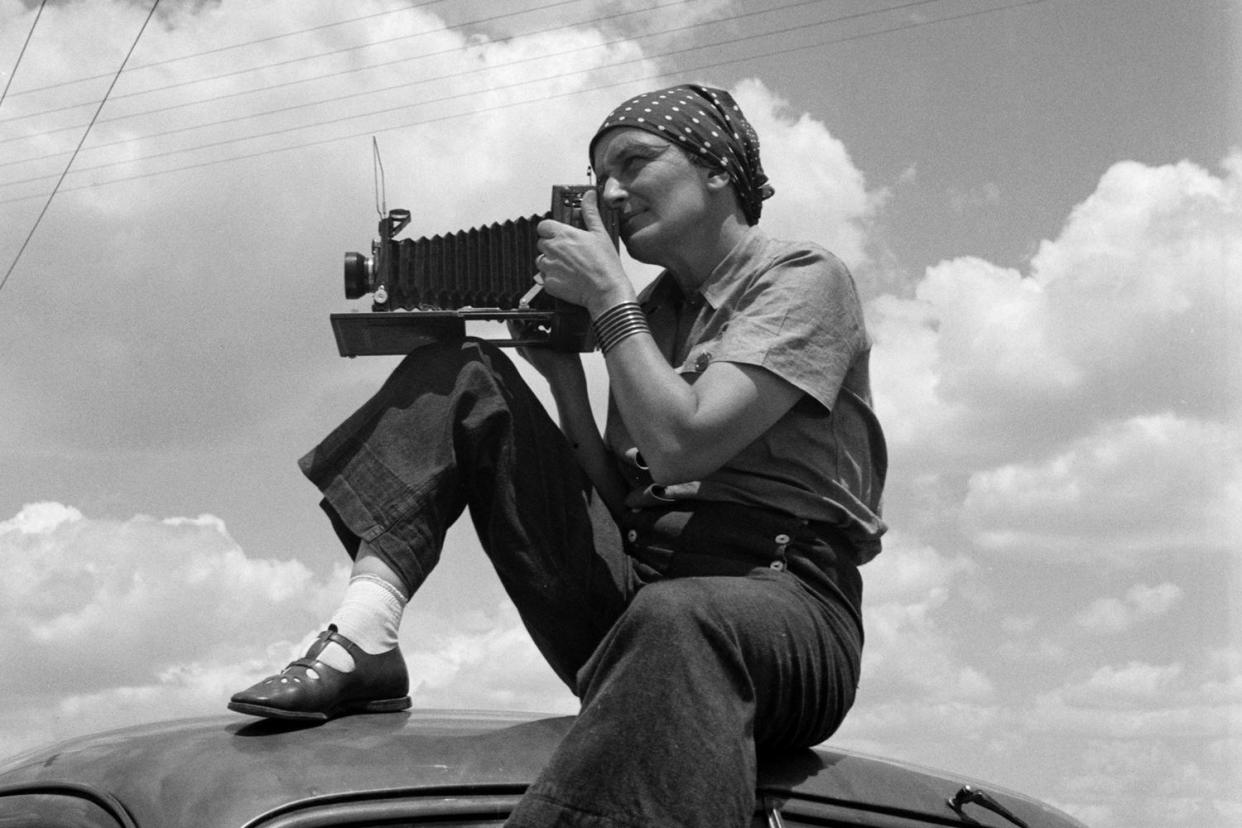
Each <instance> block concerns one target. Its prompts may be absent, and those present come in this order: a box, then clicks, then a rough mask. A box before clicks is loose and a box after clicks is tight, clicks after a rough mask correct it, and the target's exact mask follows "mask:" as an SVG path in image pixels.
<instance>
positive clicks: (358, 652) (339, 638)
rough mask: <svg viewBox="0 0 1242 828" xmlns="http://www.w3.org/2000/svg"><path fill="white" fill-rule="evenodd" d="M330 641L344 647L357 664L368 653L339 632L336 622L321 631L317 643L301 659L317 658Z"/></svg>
mask: <svg viewBox="0 0 1242 828" xmlns="http://www.w3.org/2000/svg"><path fill="white" fill-rule="evenodd" d="M329 643H332V644H338V645H340V646H342V647H344V648H345V652H347V653H349V655H350V657H351V658H352V659H353V660H354V663H355V664H357V663H358V662H359V661H360V660H361V659H362V658H363V657H364V656H365V655H366V653H365V652H364V651H363V650H362V648H361V647H359V646H358V645H357V644H355V643H354V642H352V641H350V640H349V639H348V638H346V637H345V636H343V635H341V634H340V633H339V632H337V629H336V625H335V624H329V625H328V628H327V629H326V630H324V631H323V632H321V633H320V634H319V637H318V638H316V639H315V643H314V644H312V645H311V648H310V650H308V651H307V653H306V656H305V659H299V660H306V659H317V658H318V656H319V654H320V653H322V652H323V648H324V647H326V646H328V644H329Z"/></svg>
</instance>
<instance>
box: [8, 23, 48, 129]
mask: <svg viewBox="0 0 1242 828" xmlns="http://www.w3.org/2000/svg"><path fill="white" fill-rule="evenodd" d="M46 5H47V0H43V2H41V3H39V10H38V11H36V12H35V18H34V21H33V22H32V23H31V24H30V31H28V32H26V40H25V41H24V42H23V43H22V48H21V51H19V52H18V53H17V60H16V61H15V62H14V63H13V71H12V72H10V73H9V79H8V80H7V81H5V82H4V92H0V106H4V99H5V98H7V97H8V96H9V87H10V86H12V85H13V78H15V77H17V67H19V66H21V65H22V57H23V56H25V54H26V47H27V46H29V45H30V38H31V37H33V36H34V31H35V26H38V25H39V18H40V17H42V16H43V7H44V6H46Z"/></svg>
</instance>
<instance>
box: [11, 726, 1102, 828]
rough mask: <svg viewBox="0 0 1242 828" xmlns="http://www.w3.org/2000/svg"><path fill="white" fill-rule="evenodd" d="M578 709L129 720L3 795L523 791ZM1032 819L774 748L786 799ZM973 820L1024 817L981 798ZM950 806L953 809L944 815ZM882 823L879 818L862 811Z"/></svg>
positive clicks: (246, 808)
mask: <svg viewBox="0 0 1242 828" xmlns="http://www.w3.org/2000/svg"><path fill="white" fill-rule="evenodd" d="M572 721H573V719H572V717H564V716H562V717H546V716H540V715H536V714H515V713H489V712H478V711H470V712H465V711H444V710H438V711H436V710H415V711H407V712H405V713H400V714H392V713H389V714H382V715H364V716H347V717H343V718H340V719H335V720H333V721H330V722H327V723H325V724H322V725H319V726H304V725H295V724H290V723H288V722H280V721H275V720H265V719H248V718H242V717H238V716H217V717H210V718H201V719H183V720H177V721H171V722H162V723H157V724H151V725H142V726H138V727H131V728H126V729H123V730H116V731H111V732H108V733H102V734H98V735H94V736H88V737H82V738H78V739H73V740H69V741H66V742H62V743H60V744H58V745H54V746H52V747H49V748H45V749H41V750H38V751H33V752H29V753H26V754H23V755H21V756H18V757H14V758H13V759H11V760H7V761H5V762H2V763H0V795H3V794H4V792H5V791H6V790H9V791H12V790H14V789H18V788H21V787H22V786H26V788H27V789H32V787H31V786H44V788H45V789H48V786H52V787H55V786H57V785H61V786H71V787H72V788H73V789H74V790H75V791H77V792H78V795H83V794H87V795H90V796H91V797H93V798H95V799H96V800H97V801H99V802H102V803H104V804H108V803H111V806H112V807H114V808H115V807H117V806H118V805H119V807H121V808H122V809H123V810H124V811H125V812H128V813H129V814H130V815H132V818H133V820H134V822H135V823H136V824H137V825H139V826H143V825H189V824H193V825H200V826H203V828H207V827H208V826H216V825H220V826H224V825H228V826H242V825H247V824H258V823H256V822H254V820H255V818H256V817H258V816H260V815H263V814H267V815H269V816H270V815H273V814H279V813H281V812H286V811H288V810H290V808H291V807H295V806H296V803H306V802H321V801H325V800H327V799H331V798H333V797H338V798H339V797H340V796H341V795H345V794H357V793H360V792H368V791H371V792H381V791H396V790H403V791H413V790H418V791H422V792H425V793H427V794H433V793H435V792H441V793H443V792H457V793H458V794H460V793H461V792H466V791H486V792H489V793H494V794H512V795H514V796H516V795H520V793H521V792H522V790H524V789H525V787H526V785H528V784H529V783H530V782H531V780H532V779H533V778H534V777H535V775H536V774H537V773H538V772H539V770H540V769H541V768H542V767H543V765H544V764H545V763H546V761H547V759H548V757H549V756H550V755H551V753H552V751H553V750H554V749H555V747H556V745H557V744H558V743H559V742H560V740H561V738H562V737H563V736H564V735H565V733H566V731H567V730H568V728H569V725H570V724H571V723H572ZM968 784H969V785H973V786H975V789H985V790H986V791H987V793H988V794H989V795H991V796H993V797H995V800H996V801H997V802H999V803H1001V804H1002V805H1003V807H1004V808H1006V809H1008V810H1010V811H1011V812H1012V813H1013V814H1014V815H1016V816H1018V817H1019V819H1021V820H1022V822H1025V823H1027V824H1028V825H1030V826H1031V828H1036V827H1037V826H1055V827H1056V828H1061V826H1073V825H1076V824H1077V823H1075V822H1074V821H1072V820H1070V819H1069V818H1068V817H1066V816H1065V815H1064V814H1060V813H1059V812H1056V811H1055V810H1054V809H1052V808H1050V807H1049V806H1047V805H1045V804H1042V803H1040V802H1037V801H1035V800H1033V799H1030V798H1029V797H1025V796H1022V795H1020V794H1016V793H1013V792H1011V791H1006V790H1003V789H1000V788H997V787H995V786H990V785H984V784H982V783H979V782H977V781H976V780H968V779H965V778H961V777H957V776H952V775H949V774H946V773H944V772H937V771H930V770H926V769H921V768H915V767H913V766H910V765H905V764H902V763H898V762H893V761H890V760H884V759H879V758H876V757H870V756H865V755H862V754H858V753H854V752H849V751H844V750H839V749H824V748H818V749H815V750H803V751H794V752H788V753H782V754H779V755H764V756H762V757H761V762H760V778H759V789H760V792H761V794H766V795H771V796H774V797H775V798H776V799H777V800H780V801H782V802H785V801H789V802H803V803H818V804H819V805H820V806H823V807H847V808H849V809H852V810H857V811H859V812H860V813H870V814H889V815H893V814H898V815H900V814H907V815H910V817H911V818H914V817H916V816H918V817H919V818H927V817H929V816H930V817H933V818H935V819H937V821H938V822H939V824H942V825H943V824H948V825H952V824H955V823H957V822H958V818H957V815H955V814H954V812H953V810H952V809H951V808H950V807H949V806H948V804H947V801H948V800H949V799H951V798H952V797H954V796H955V795H956V794H958V792H959V791H961V789H962V787H963V785H968ZM969 813H970V817H971V818H974V819H976V820H978V822H976V823H975V824H983V825H997V826H1006V825H1013V824H1015V823H1013V822H1012V821H1007V820H1004V819H1000V818H995V819H994V818H993V816H992V813H991V812H986V811H983V810H982V809H972V810H970V812H969ZM940 820H943V821H940ZM864 824H875V823H864Z"/></svg>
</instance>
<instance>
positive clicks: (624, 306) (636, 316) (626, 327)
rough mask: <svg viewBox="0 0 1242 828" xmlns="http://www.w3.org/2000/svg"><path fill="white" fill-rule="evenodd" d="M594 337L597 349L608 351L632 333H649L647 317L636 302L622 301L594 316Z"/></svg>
mask: <svg viewBox="0 0 1242 828" xmlns="http://www.w3.org/2000/svg"><path fill="white" fill-rule="evenodd" d="M592 324H593V325H594V327H595V339H596V341H597V342H598V343H599V349H600V350H601V351H603V352H604V356H607V355H608V352H609V351H611V350H612V349H613V348H615V347H617V343H618V342H620V341H621V340H623V339H626V338H628V337H631V336H633V335H634V334H640V333H650V332H651V328H649V327H648V326H647V317H646V315H645V314H644V313H643V309H642V308H641V307H639V306H638V303H637V302H622V303H621V304H619V305H613V306H612V307H611V308H609V309H608V310H606V311H604V312H603V313H601V314H600V315H599V316H597V317H595V321H594V322H593V323H592Z"/></svg>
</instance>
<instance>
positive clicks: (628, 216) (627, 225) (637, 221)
mask: <svg viewBox="0 0 1242 828" xmlns="http://www.w3.org/2000/svg"><path fill="white" fill-rule="evenodd" d="M645 214H646V213H645V211H642V210H639V211H636V212H633V213H625V214H623V215H622V216H621V235H622V236H623V237H626V238H628V237H629V236H631V235H633V234H634V232H635V231H636V230H639V229H640V228H642V227H643V226H645V224H646V222H645V221H644V220H643V216H644V215H645Z"/></svg>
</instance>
